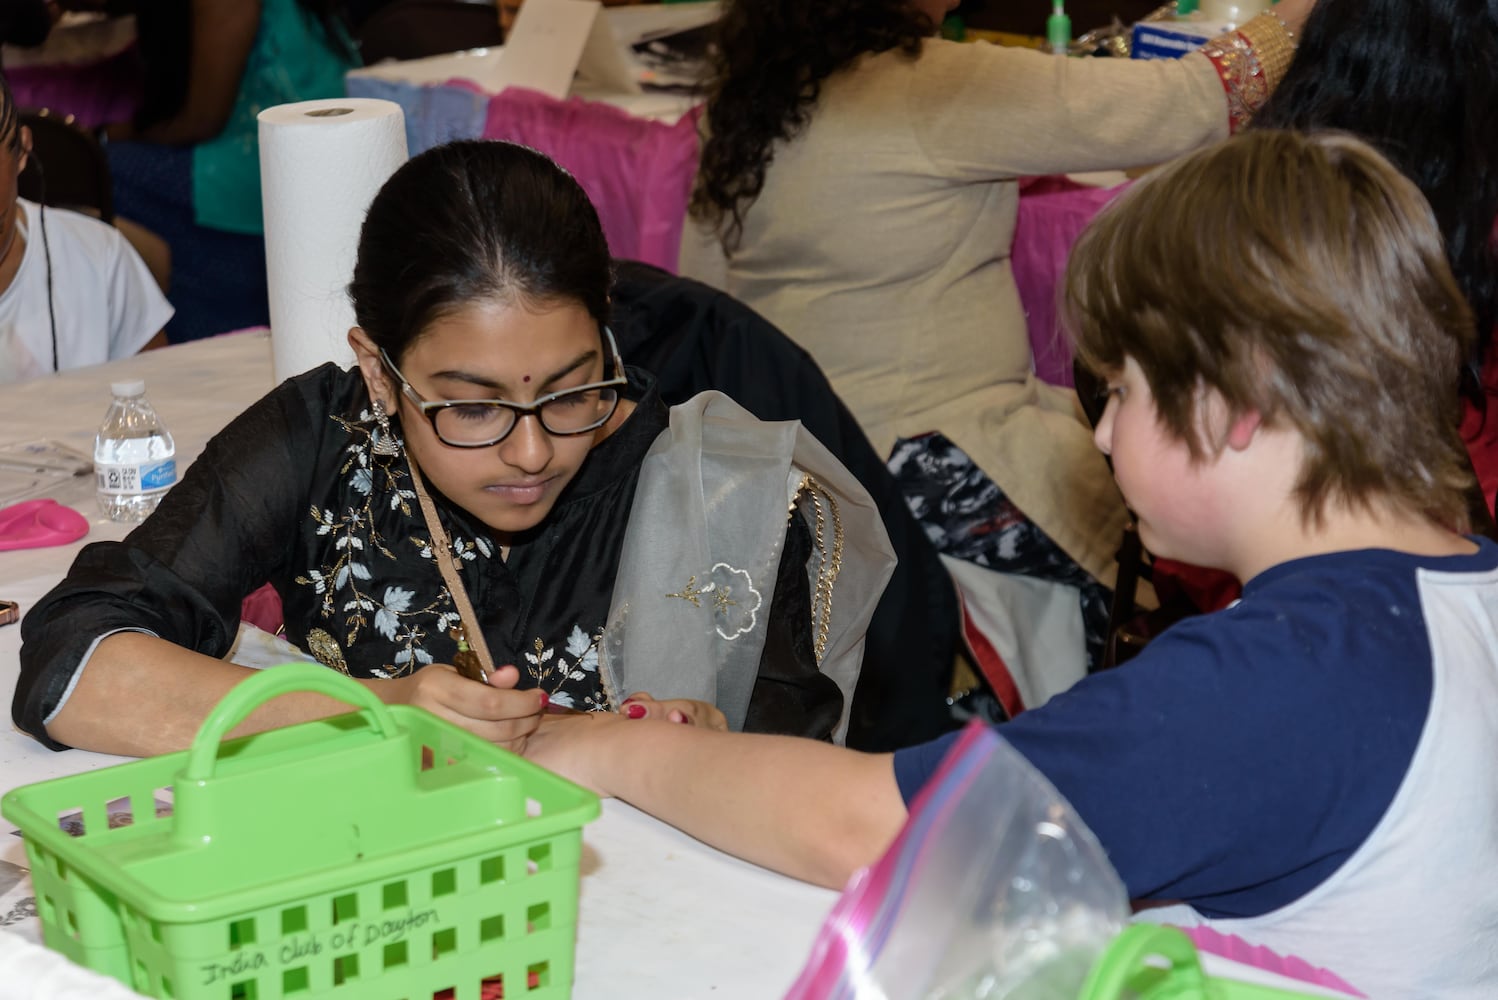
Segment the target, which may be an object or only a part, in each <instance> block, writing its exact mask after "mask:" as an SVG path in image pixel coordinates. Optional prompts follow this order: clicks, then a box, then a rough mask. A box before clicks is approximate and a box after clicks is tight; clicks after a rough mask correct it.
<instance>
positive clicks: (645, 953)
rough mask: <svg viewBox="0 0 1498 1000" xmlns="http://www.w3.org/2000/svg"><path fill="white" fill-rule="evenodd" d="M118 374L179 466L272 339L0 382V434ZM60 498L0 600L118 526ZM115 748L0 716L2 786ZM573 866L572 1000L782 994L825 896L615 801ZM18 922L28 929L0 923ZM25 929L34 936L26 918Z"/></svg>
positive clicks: (36, 587) (87, 763)
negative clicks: (78, 742)
mask: <svg viewBox="0 0 1498 1000" xmlns="http://www.w3.org/2000/svg"><path fill="white" fill-rule="evenodd" d="M122 378H144V379H145V380H146V392H147V395H148V396H149V397H150V399H151V402H152V404H153V405H154V406H155V408H156V410H157V411H158V412H159V413H160V414H161V417H162V420H163V421H164V422H165V424H166V426H167V429H168V430H170V431H171V432H172V435H173V437H174V438H175V440H176V444H177V455H178V461H179V467H181V468H185V467H186V465H187V463H188V462H189V461H191V460H192V459H194V458H196V457H197V455H198V454H199V453H200V452H201V451H202V449H203V446H204V445H205V444H206V443H207V441H208V439H209V437H211V436H212V435H213V434H214V433H215V432H217V431H218V430H219V429H220V428H221V427H223V425H225V424H227V423H228V422H229V421H230V420H231V419H232V418H233V417H234V416H235V415H237V414H238V413H239V412H240V411H241V410H243V409H244V408H245V407H247V406H248V405H249V404H250V403H252V402H254V401H255V400H256V399H258V398H259V397H260V396H261V395H263V394H264V393H265V392H267V391H269V389H270V388H271V378H272V376H271V355H270V340H269V337H268V335H267V334H266V333H265V332H264V331H248V332H244V333H237V334H229V335H226V336H223V337H216V338H213V339H210V340H201V341H195V342H192V343H187V344H182V345H179V346H176V347H168V348H163V349H162V350H159V351H151V352H147V353H145V354H142V355H139V356H137V357H135V358H131V359H128V360H125V361H117V362H113V363H110V364H107V365H100V366H97V367H93V368H80V369H74V370H72V371H67V372H63V373H62V374H60V375H50V376H45V377H43V378H39V379H36V380H34V381H31V382H24V383H20V384H17V385H8V386H6V387H5V391H4V393H3V394H0V427H3V428H4V434H5V440H7V441H9V440H15V441H21V440H29V439H32V438H37V437H50V438H54V439H56V440H59V441H62V442H64V443H65V444H68V445H71V446H73V447H75V448H80V449H82V450H84V451H91V450H92V443H93V435H94V429H95V428H96V426H97V425H98V422H99V421H100V419H102V417H103V415H104V411H105V409H106V408H107V407H108V405H109V398H110V397H109V383H110V382H111V381H115V380H119V379H122ZM58 499H60V500H62V501H63V502H66V503H68V504H70V505H71V506H74V507H76V508H77V509H78V510H80V511H82V512H83V513H85V514H87V515H88V516H89V517H90V518H91V520H92V526H91V529H90V531H89V534H88V535H87V536H85V537H84V538H83V539H82V540H81V541H79V542H76V543H74V544H72V545H68V546H60V547H57V548H48V549H28V550H20V551H16V552H0V581H3V583H0V597H4V598H6V599H9V600H18V601H20V602H21V603H22V605H23V610H24V609H25V607H29V606H30V605H31V604H32V603H34V602H35V601H36V599H37V598H39V597H40V596H41V595H42V594H44V593H46V592H47V590H49V589H50V588H51V587H52V586H53V585H54V584H55V583H56V582H57V581H58V580H60V579H61V578H62V576H63V574H64V572H65V571H66V570H67V567H68V565H69V564H70V563H71V562H72V559H73V556H74V555H75V554H76V553H77V551H78V549H80V548H81V547H82V546H83V545H85V544H87V543H89V542H91V541H98V540H101V539H108V538H121V537H123V536H124V534H125V533H126V531H127V530H128V526H127V525H119V524H114V523H112V522H109V521H106V520H103V519H102V517H101V516H100V515H99V514H98V513H97V509H96V507H95V506H94V499H93V483H92V480H91V479H86V478H85V479H82V480H80V481H78V482H76V483H74V484H70V485H69V487H67V489H66V491H65V492H64V493H60V494H58ZM20 631H21V630H20V629H19V628H18V627H16V626H9V627H6V628H3V629H0V692H4V693H5V694H7V695H8V694H9V693H10V692H11V691H12V690H13V688H14V685H15V680H16V677H17V674H18V670H19V664H18V654H19V650H20V643H21V636H20ZM5 701H6V703H7V704H8V703H9V698H8V697H7V698H6V699H5ZM119 759H120V758H115V757H110V756H107V755H103V754H95V753H88V752H85V751H82V750H69V751H66V752H63V753H54V752H52V751H51V750H47V749H45V748H44V747H42V746H41V744H39V743H36V742H35V741H34V740H32V739H31V738H30V737H28V736H25V735H23V734H22V733H19V732H17V731H15V730H14V729H11V728H9V727H6V732H5V733H4V734H3V735H0V775H3V778H0V792H3V791H6V790H9V789H10V788H12V787H14V786H16V785H20V784H26V783H30V782H32V781H40V780H43V779H45V778H52V777H59V776H62V775H65V774H73V773H77V772H79V771H83V770H88V769H91V768H96V767H102V766H105V765H107V764H111V763H115V762H117V761H118V760H119ZM8 832H9V826H8V824H7V825H6V827H5V829H4V830H0V860H4V861H9V862H10V863H12V864H17V865H20V866H23V867H27V862H26V859H25V853H24V850H23V849H22V845H21V842H20V840H19V839H17V838H15V837H11V836H8V835H7V834H8ZM582 871H583V876H582V896H581V906H580V908H579V914H580V915H579V924H578V944H577V971H576V979H575V986H574V989H573V996H574V997H576V998H578V1000H629V998H635V997H638V998H642V1000H644V998H650V1000H657V998H661V997H671V998H697V997H701V998H707V997H712V998H715V1000H763V998H766V997H775V996H779V995H780V994H781V993H783V992H784V991H785V989H786V988H787V987H788V986H789V985H790V984H791V982H792V980H793V979H794V978H795V975H796V973H797V972H798V971H799V969H800V966H801V963H802V962H803V960H804V959H805V957H806V955H807V953H808V952H809V950H810V947H811V942H812V939H813V938H814V937H815V935H816V931H817V928H818V927H819V926H820V924H821V921H822V918H823V917H824V916H825V914H826V912H827V910H828V909H829V908H830V907H831V905H832V902H833V901H834V899H835V898H836V897H835V894H834V893H832V892H829V891H827V890H824V889H818V888H815V887H813V886H809V885H806V884H804V883H801V882H796V881H794V880H792V879H788V878H784V877H782V876H779V875H775V874H773V873H771V872H767V871H765V870H764V869H761V868H757V867H755V866H753V865H749V864H746V863H744V862H741V861H738V860H737V859H735V858H731V857H729V856H728V855H726V854H722V853H720V852H718V851H715V850H713V849H711V848H708V847H705V846H704V845H702V844H700V843H698V842H697V841H695V840H692V839H691V838H689V837H687V836H685V835H684V834H681V833H678V832H677V831H675V830H673V829H671V828H670V827H668V826H665V825H664V824H661V823H659V822H657V821H655V820H653V819H651V818H650V817H648V816H645V815H644V814H643V813H640V812H638V811H637V810H635V809H633V808H631V807H629V806H627V805H624V804H623V803H620V802H614V801H609V802H606V803H605V804H604V809H603V815H602V816H601V817H600V818H599V819H598V820H597V821H596V822H594V823H592V824H591V825H589V826H587V827H585V828H584V831H583V861H582ZM0 916H3V914H0ZM18 929H20V930H22V931H23V932H24V931H25V930H26V929H25V928H17V927H15V926H12V927H9V928H7V930H10V931H16V930H18ZM30 931H31V934H32V935H33V936H34V935H36V934H39V933H40V932H39V928H37V926H36V925H35V924H32V925H31V928H30Z"/></svg>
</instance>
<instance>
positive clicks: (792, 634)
mask: <svg viewBox="0 0 1498 1000" xmlns="http://www.w3.org/2000/svg"><path fill="white" fill-rule="evenodd" d="M811 548H812V545H811V531H810V530H809V529H808V528H807V526H806V522H805V521H804V520H802V518H801V515H800V514H799V513H798V514H796V516H794V517H792V518H791V519H790V525H789V526H788V527H787V528H786V533H785V552H784V553H783V554H782V555H781V557H780V570H779V573H778V575H777V578H776V580H775V597H774V599H773V600H772V601H771V602H770V624H769V633H768V634H767V635H766V636H765V650H764V653H762V654H761V656H760V661H759V677H758V678H757V679H756V680H755V682H754V694H753V695H752V696H751V697H750V700H749V711H748V714H747V715H745V717H744V731H745V732H748V733H782V734H785V735H790V736H809V737H811V738H813V739H819V740H825V739H830V738H831V737H832V732H833V730H834V729H836V728H837V720H838V718H839V716H841V715H842V711H843V696H842V692H841V691H839V690H838V687H837V683H836V682H834V681H833V680H832V678H830V677H828V676H827V675H826V674H824V673H822V672H821V670H819V669H818V668H817V658H816V654H815V652H814V644H813V636H812V623H811V582H810V581H809V580H808V579H807V575H806V562H807V560H808V559H809V558H811Z"/></svg>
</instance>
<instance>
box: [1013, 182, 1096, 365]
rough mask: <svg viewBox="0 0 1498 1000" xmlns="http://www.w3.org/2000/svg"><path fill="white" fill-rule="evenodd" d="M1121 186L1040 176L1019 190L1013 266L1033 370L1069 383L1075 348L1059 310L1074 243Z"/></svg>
mask: <svg viewBox="0 0 1498 1000" xmlns="http://www.w3.org/2000/svg"><path fill="white" fill-rule="evenodd" d="M1121 190H1123V187H1122V186H1120V187H1115V188H1093V187H1083V186H1082V185H1080V184H1076V183H1074V182H1072V181H1069V180H1067V179H1066V178H1064V177H1037V178H1032V179H1030V180H1028V181H1026V182H1025V183H1024V184H1023V185H1022V187H1021V189H1020V199H1019V216H1018V219H1017V221H1016V223H1015V227H1014V247H1013V248H1012V250H1011V252H1010V264H1011V266H1012V267H1013V269H1014V281H1015V284H1017V285H1018V286H1019V297H1020V303H1021V305H1023V306H1024V309H1025V324H1026V326H1027V327H1028V329H1029V333H1030V350H1031V352H1032V353H1033V354H1034V356H1035V374H1036V375H1037V376H1038V377H1039V378H1041V379H1044V380H1045V381H1047V382H1051V383H1053V384H1055V385H1071V384H1072V371H1071V347H1070V346H1069V344H1068V342H1067V339H1066V332H1065V331H1064V330H1063V329H1062V327H1061V318H1060V314H1059V313H1060V311H1059V309H1058V304H1059V296H1060V294H1061V280H1062V278H1063V277H1064V276H1065V273H1066V258H1067V255H1068V254H1069V253H1071V248H1072V244H1073V243H1075V242H1076V241H1077V237H1078V236H1080V235H1082V230H1083V229H1086V228H1087V223H1088V222H1090V221H1092V217H1093V216H1094V215H1096V214H1097V212H1098V210H1099V209H1100V208H1102V207H1103V206H1104V205H1106V204H1107V203H1108V201H1109V200H1111V199H1112V198H1113V197H1114V196H1115V195H1117V194H1118V193H1119V192H1120V191H1121Z"/></svg>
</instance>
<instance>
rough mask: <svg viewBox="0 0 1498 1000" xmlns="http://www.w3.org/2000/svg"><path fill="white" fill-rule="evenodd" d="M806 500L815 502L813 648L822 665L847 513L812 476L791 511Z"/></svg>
mask: <svg viewBox="0 0 1498 1000" xmlns="http://www.w3.org/2000/svg"><path fill="white" fill-rule="evenodd" d="M803 499H805V500H807V501H809V502H810V504H811V508H812V514H813V519H812V545H813V546H814V547H815V549H816V552H817V556H818V559H817V576H816V580H817V582H816V586H815V587H814V588H813V590H812V596H811V622H812V629H813V631H814V633H815V636H816V638H815V639H814V640H813V646H812V651H813V652H814V653H815V655H816V658H817V663H819V664H820V663H821V662H822V657H823V655H825V654H826V652H827V636H828V633H829V631H830V630H831V628H832V588H833V585H834V584H836V583H837V577H838V574H839V573H841V572H842V569H843V515H842V511H841V509H839V507H838V503H837V497H835V496H833V495H832V492H831V491H830V490H828V489H827V487H825V486H823V485H822V484H821V483H819V482H817V480H816V478H815V477H813V476H811V475H806V476H804V477H802V479H801V485H799V486H797V487H796V495H795V497H794V498H793V499H792V500H791V504H790V514H794V513H795V512H796V505H797V504H798V503H799V502H800V501H801V500H803ZM828 522H831V524H832V547H831V549H829V548H828V545H827V534H828V532H827V525H828Z"/></svg>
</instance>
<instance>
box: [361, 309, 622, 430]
mask: <svg viewBox="0 0 1498 1000" xmlns="http://www.w3.org/2000/svg"><path fill="white" fill-rule="evenodd" d="M603 336H604V340H605V341H607V343H608V348H609V354H610V356H612V357H613V359H614V377H613V378H611V379H605V380H604V381H602V382H589V383H588V384H586V385H579V386H573V387H572V388H571V389H562V390H559V391H557V392H549V393H547V394H546V395H544V396H541V397H540V398H538V399H534V400H532V401H530V402H529V403H512V402H510V401H509V400H507V399H442V400H438V401H436V402H432V401H431V400H427V399H423V398H422V396H421V393H419V392H417V391H416V388H415V386H413V385H411V383H410V382H409V381H407V380H406V376H405V375H403V374H401V370H400V369H399V368H397V367H396V366H395V362H394V361H392V360H390V355H389V354H386V353H385V349H384V348H383V347H382V348H380V361H381V363H383V364H384V365H385V367H386V368H388V369H390V374H392V375H394V376H395V377H396V379H397V380H398V381H399V382H400V384H401V394H402V395H404V396H405V397H406V398H407V399H408V400H410V402H411V403H412V405H414V406H415V407H416V409H417V410H418V411H420V413H421V415H422V416H423V417H426V419H427V422H428V423H429V424H431V425H432V433H433V434H434V435H436V437H437V440H438V441H441V442H442V443H443V444H445V445H447V446H448V447H449V448H492V447H494V446H495V445H497V444H499V443H500V442H501V441H503V440H504V439H505V438H507V437H509V436H510V435H511V434H513V433H514V432H515V428H516V427H518V426H520V421H521V419H522V418H524V417H527V416H533V417H535V418H536V420H537V421H538V422H540V424H541V428H542V430H544V431H546V433H548V434H550V435H551V436H553V437H576V436H577V435H579V434H587V433H589V432H590V431H596V430H597V429H598V428H600V427H602V426H603V425H604V424H606V423H608V422H609V418H610V417H612V416H613V415H614V413H615V411H616V410H618V409H619V392H618V390H619V389H620V388H621V387H623V386H626V385H628V384H629V378H628V376H626V375H625V374H624V359H623V358H622V357H621V356H620V355H619V345H618V343H617V342H616V341H615V340H614V331H613V330H610V329H609V328H608V327H606V326H605V327H604V328H603ZM601 389H612V390H614V398H613V400H612V401H611V402H610V404H609V407H608V412H606V413H604V414H603V416H601V417H599V418H598V420H596V421H595V422H593V423H591V424H589V425H588V426H586V427H577V428H574V429H572V430H565V431H558V430H553V429H552V428H551V427H549V426H548V425H547V423H546V418H545V417H543V416H542V415H541V409H542V407H544V406H546V405H547V404H549V403H552V402H555V401H556V400H558V399H564V398H566V397H568V396H572V395H576V394H579V393H584V392H593V391H596V390H601ZM455 406H489V407H494V408H496V409H501V410H509V411H510V412H511V413H513V414H514V415H515V419H514V420H513V421H511V422H510V426H509V427H507V428H505V432H504V433H503V434H501V435H499V437H496V438H492V439H491V440H488V441H479V442H466V441H463V442H459V441H449V440H448V439H447V438H445V437H443V436H442V432H441V431H440V430H438V429H437V414H438V413H439V412H441V411H442V410H449V409H452V408H453V407H455Z"/></svg>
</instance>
